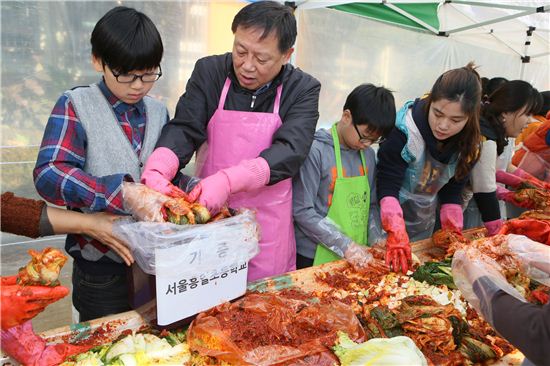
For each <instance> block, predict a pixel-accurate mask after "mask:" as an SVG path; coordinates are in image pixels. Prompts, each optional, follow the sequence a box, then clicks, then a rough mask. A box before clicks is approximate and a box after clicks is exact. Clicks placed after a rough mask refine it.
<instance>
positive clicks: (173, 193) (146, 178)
mask: <svg viewBox="0 0 550 366" xmlns="http://www.w3.org/2000/svg"><path fill="white" fill-rule="evenodd" d="M178 168H179V159H178V157H177V156H176V154H174V152H173V151H172V150H170V149H168V148H166V147H159V148H157V149H155V151H153V153H152V154H151V156H149V159H147V163H146V164H145V168H143V173H142V174H141V183H143V184H145V185H146V186H147V187H149V188H152V189H154V190H155V191H157V192H160V193H162V194H165V195H167V196H170V197H186V195H185V192H183V191H182V190H181V189H179V188H178V187H176V186H175V185H173V184H172V183H171V180H172V179H174V177H175V176H176V173H177V172H178Z"/></svg>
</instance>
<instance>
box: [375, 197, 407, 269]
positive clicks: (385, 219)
mask: <svg viewBox="0 0 550 366" xmlns="http://www.w3.org/2000/svg"><path fill="white" fill-rule="evenodd" d="M380 216H381V218H382V227H383V228H384V230H385V231H386V233H388V238H387V240H386V264H387V265H388V266H390V267H391V268H392V269H393V270H394V271H395V272H398V271H401V272H402V273H407V271H408V269H409V263H411V262H412V255H411V245H410V244H409V236H408V235H407V230H406V227H405V220H404V219H403V210H402V209H401V206H400V205H399V201H398V200H397V198H395V197H390V196H387V197H384V198H382V200H380Z"/></svg>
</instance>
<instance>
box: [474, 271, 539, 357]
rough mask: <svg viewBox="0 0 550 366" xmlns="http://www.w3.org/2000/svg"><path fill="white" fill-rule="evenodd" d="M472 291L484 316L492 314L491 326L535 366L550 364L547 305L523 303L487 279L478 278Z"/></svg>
mask: <svg viewBox="0 0 550 366" xmlns="http://www.w3.org/2000/svg"><path fill="white" fill-rule="evenodd" d="M473 290H474V293H475V294H476V296H477V297H478V298H479V299H480V301H481V312H482V313H483V314H484V316H487V315H489V314H488V312H491V314H492V318H493V326H494V328H495V330H496V331H497V332H499V333H500V334H501V335H502V336H503V337H504V338H506V340H508V342H510V343H512V344H513V345H514V346H515V347H517V348H518V349H519V350H520V351H521V352H522V353H523V354H524V355H525V357H526V358H527V359H528V360H529V361H531V362H532V363H534V364H535V365H541V366H542V365H549V364H550V362H549V361H550V347H548V344H550V304H545V305H542V306H538V305H535V304H531V303H528V302H523V301H520V300H518V299H516V298H515V297H513V296H512V295H510V294H508V293H506V292H505V291H503V290H501V289H500V288H499V287H498V285H496V284H495V283H494V282H493V281H492V280H491V279H490V278H489V277H480V278H479V279H477V280H476V281H475V282H474V283H473Z"/></svg>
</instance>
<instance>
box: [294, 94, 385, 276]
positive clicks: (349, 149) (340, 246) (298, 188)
mask: <svg viewBox="0 0 550 366" xmlns="http://www.w3.org/2000/svg"><path fill="white" fill-rule="evenodd" d="M394 123H395V101H394V98H393V95H392V94H391V92H390V91H389V90H388V89H385V88H383V87H376V86H374V85H372V84H362V85H359V86H358V87H356V88H355V89H354V90H353V91H352V92H351V93H350V94H349V95H348V97H347V99H346V103H345V104H344V108H343V112H342V117H341V118H340V121H338V122H336V123H335V124H334V125H333V126H332V128H331V129H330V130H325V129H320V130H318V131H317V132H316V133H315V139H314V141H313V144H312V146H311V150H310V152H309V155H308V157H307V159H306V161H305V162H304V164H303V165H302V167H301V168H300V173H299V174H298V175H296V176H295V177H294V179H293V215H294V229H295V234H296V251H297V259H296V267H297V268H305V267H310V266H312V265H318V264H322V263H326V262H330V261H333V260H336V259H340V258H346V259H347V260H348V261H350V262H351V264H353V265H356V266H361V264H362V263H363V262H365V261H366V259H367V257H368V256H369V255H368V254H367V253H366V252H364V251H363V248H362V247H360V245H366V244H367V227H368V225H369V211H371V213H370V217H373V216H374V215H376V213H377V212H378V209H373V207H372V206H371V202H372V203H373V204H374V203H375V202H376V199H375V187H374V176H375V169H376V161H375V152H374V150H373V149H372V148H371V147H370V146H371V145H372V144H375V143H377V142H378V141H379V140H380V138H382V137H384V136H386V135H387V134H388V133H389V132H390V131H391V129H392V128H393V125H394ZM371 196H372V198H371Z"/></svg>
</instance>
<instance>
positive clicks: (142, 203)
mask: <svg viewBox="0 0 550 366" xmlns="http://www.w3.org/2000/svg"><path fill="white" fill-rule="evenodd" d="M122 198H123V200H124V209H125V210H126V211H127V212H129V213H131V214H132V216H134V217H135V218H136V219H137V220H140V221H150V222H164V219H163V217H162V213H161V207H162V205H164V203H165V202H166V201H168V200H169V199H170V197H168V196H165V195H163V194H162V193H159V192H157V191H155V190H154V189H151V188H149V187H147V186H146V185H144V184H141V183H132V182H124V183H123V185H122Z"/></svg>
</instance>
